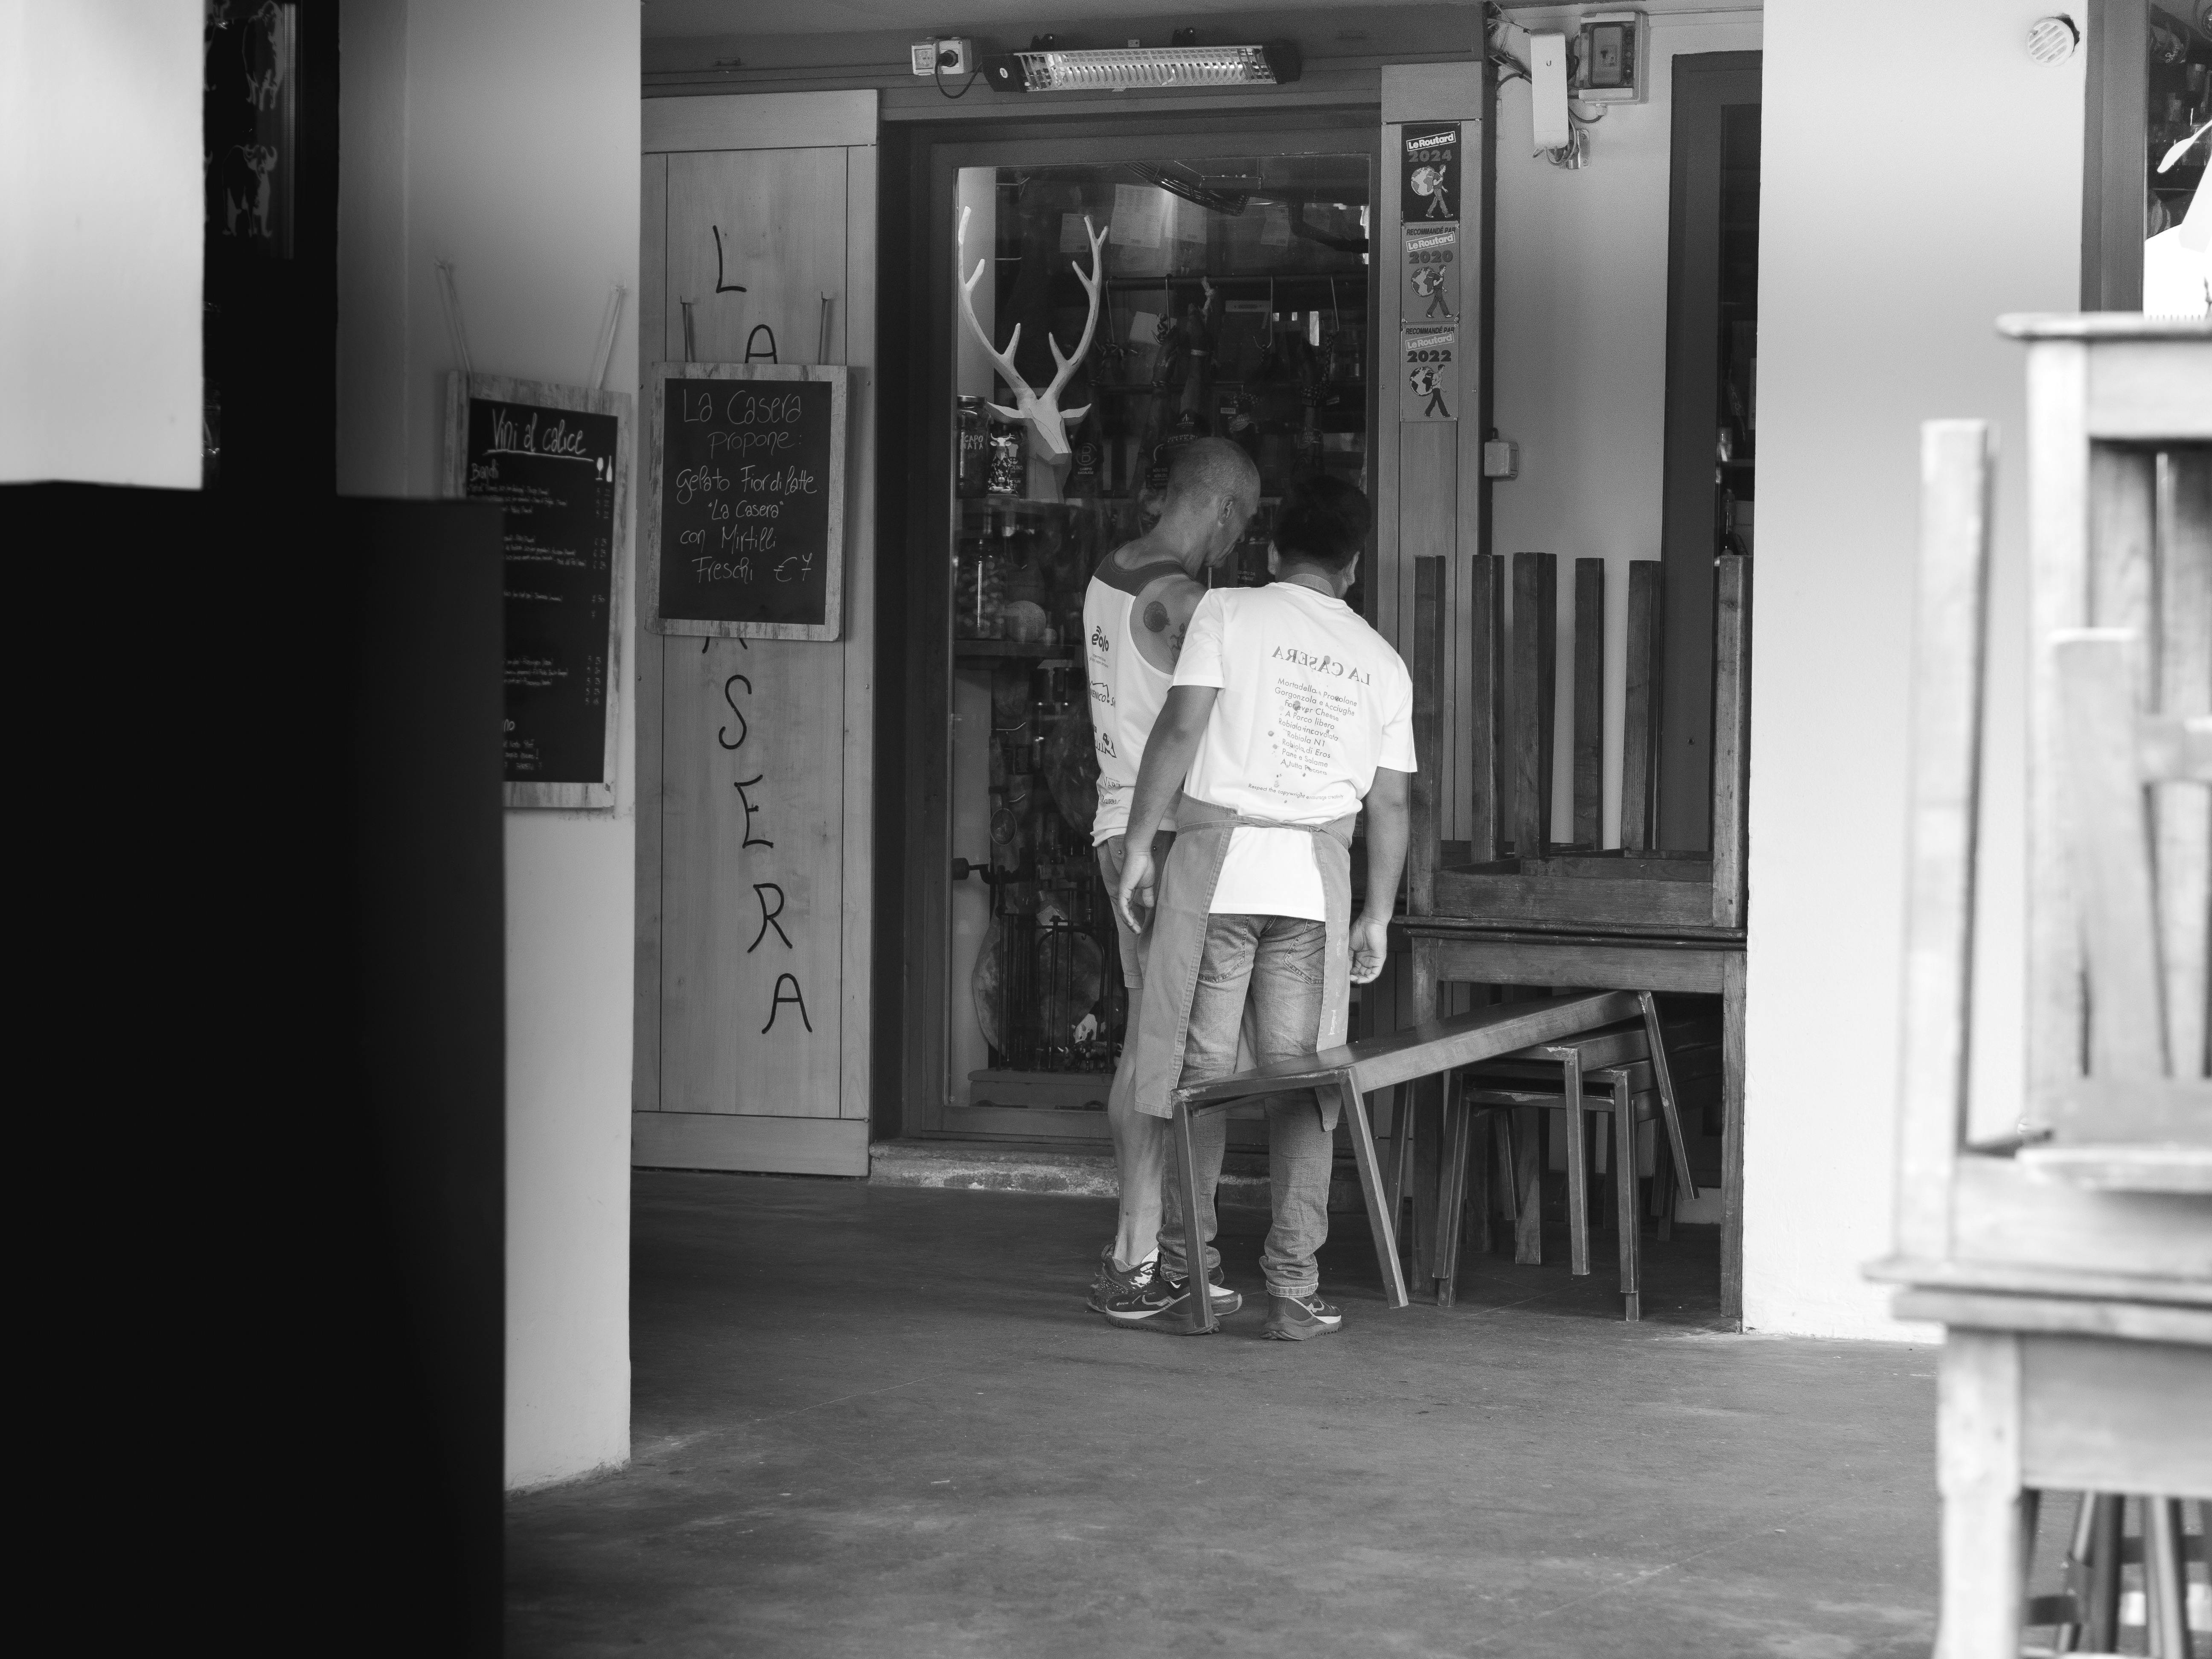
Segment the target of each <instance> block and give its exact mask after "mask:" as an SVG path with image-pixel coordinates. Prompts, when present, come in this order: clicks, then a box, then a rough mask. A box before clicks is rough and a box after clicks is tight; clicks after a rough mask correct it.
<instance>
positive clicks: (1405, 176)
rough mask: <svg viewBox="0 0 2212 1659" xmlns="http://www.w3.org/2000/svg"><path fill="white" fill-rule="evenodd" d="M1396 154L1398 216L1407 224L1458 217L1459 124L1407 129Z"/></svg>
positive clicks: (1435, 221)
mask: <svg viewBox="0 0 2212 1659" xmlns="http://www.w3.org/2000/svg"><path fill="white" fill-rule="evenodd" d="M1404 134H1405V136H1404V138H1403V140H1402V144H1403V148H1402V149H1400V151H1399V153H1398V160H1399V179H1400V184H1401V193H1400V196H1399V199H1398V217H1399V220H1400V221H1401V222H1402V223H1405V224H1408V225H1418V224H1437V223H1441V222H1443V221H1445V220H1448V219H1449V220H1453V221H1456V220H1457V219H1458V218H1459V186H1460V143H1459V124H1458V123H1457V122H1452V123H1449V125H1443V126H1409V127H1407V128H1406V129H1404Z"/></svg>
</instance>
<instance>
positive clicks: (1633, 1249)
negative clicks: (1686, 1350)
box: [1613, 1072, 1644, 1320]
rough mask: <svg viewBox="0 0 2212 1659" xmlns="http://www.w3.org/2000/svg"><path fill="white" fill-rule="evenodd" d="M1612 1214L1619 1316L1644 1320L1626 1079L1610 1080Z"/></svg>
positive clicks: (1633, 1134) (1631, 1121)
mask: <svg viewBox="0 0 2212 1659" xmlns="http://www.w3.org/2000/svg"><path fill="white" fill-rule="evenodd" d="M1613 1218H1614V1223H1615V1225H1617V1226H1619V1228H1620V1303H1621V1316H1622V1317H1623V1318H1625V1319H1629V1320H1638V1319H1641V1318H1643V1317H1644V1297H1643V1294H1642V1291H1643V1285H1642V1284H1641V1282H1640V1280H1639V1277H1638V1272H1639V1269H1640V1267H1641V1266H1642V1264H1641V1262H1640V1261H1638V1255H1637V1244H1638V1240H1637V1237H1636V1109H1635V1108H1634V1106H1633V1105H1632V1103H1630V1100H1629V1095H1628V1076H1627V1073H1625V1072H1623V1073H1620V1074H1619V1075H1617V1076H1615V1077H1614V1079H1613Z"/></svg>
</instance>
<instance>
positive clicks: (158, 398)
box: [0, 0, 202, 489]
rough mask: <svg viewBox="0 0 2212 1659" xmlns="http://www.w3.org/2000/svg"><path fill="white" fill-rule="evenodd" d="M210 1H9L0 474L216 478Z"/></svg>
mask: <svg viewBox="0 0 2212 1659" xmlns="http://www.w3.org/2000/svg"><path fill="white" fill-rule="evenodd" d="M201 12H202V5H201V0H70V3H69V4H67V5H56V4H53V3H52V0H44V3H41V0H0V479H5V480H9V481H11V482H12V481H16V480H23V479H37V478H74V479H79V480H83V481H86V482H90V483H123V484H159V485H166V486H167V487H169V488H172V489H198V488H199V482H200V218H201V214H200V200H201V196H200V177H201V174H200V78H201V76H200V62H201V59H200V22H201Z"/></svg>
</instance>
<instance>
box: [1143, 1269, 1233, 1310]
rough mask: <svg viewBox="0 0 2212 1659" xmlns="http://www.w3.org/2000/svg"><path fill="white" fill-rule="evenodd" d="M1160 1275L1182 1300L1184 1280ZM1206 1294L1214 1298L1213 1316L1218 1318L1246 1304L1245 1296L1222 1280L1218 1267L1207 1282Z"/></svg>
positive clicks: (1178, 1299)
mask: <svg viewBox="0 0 2212 1659" xmlns="http://www.w3.org/2000/svg"><path fill="white" fill-rule="evenodd" d="M1160 1277H1161V1278H1163V1279H1167V1281H1168V1285H1169V1286H1170V1288H1171V1289H1172V1290H1173V1291H1175V1296H1176V1301H1178V1302H1180V1301H1182V1287H1183V1281H1182V1279H1169V1278H1168V1275H1167V1274H1166V1273H1162V1274H1161V1275H1160ZM1206 1294H1207V1295H1208V1296H1210V1297H1212V1298H1213V1316H1214V1317H1215V1318H1216V1319H1226V1318H1228V1317H1229V1316H1230V1315H1231V1314H1233V1313H1235V1312H1236V1311H1237V1310H1238V1309H1239V1308H1241V1307H1243V1305H1244V1298H1243V1297H1241V1296H1239V1295H1237V1292H1236V1291H1232V1290H1231V1289H1230V1288H1229V1287H1228V1286H1227V1285H1225V1284H1223V1283H1222V1282H1221V1269H1220V1268H1218V1267H1216V1268H1215V1269H1214V1270H1213V1273H1212V1277H1211V1279H1209V1280H1208V1281H1207V1283H1206Z"/></svg>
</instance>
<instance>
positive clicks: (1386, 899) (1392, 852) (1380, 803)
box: [1132, 693, 1413, 985]
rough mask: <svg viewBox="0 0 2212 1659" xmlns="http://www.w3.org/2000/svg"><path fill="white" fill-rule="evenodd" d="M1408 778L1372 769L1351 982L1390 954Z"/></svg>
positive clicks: (1368, 979) (1367, 975) (1371, 974)
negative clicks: (1364, 886)
mask: <svg viewBox="0 0 2212 1659" xmlns="http://www.w3.org/2000/svg"><path fill="white" fill-rule="evenodd" d="M1172 695H1173V694H1172V693H1170V696H1172ZM1145 764H1146V765H1147V766H1150V765H1151V764H1152V755H1151V752H1150V751H1149V750H1148V751H1146V756H1145ZM1412 777H1413V774H1412V773H1410V772H1396V771H1393V770H1392V769H1390V768H1389V767H1387V766H1378V767H1376V769H1375V782H1374V784H1373V786H1372V787H1370V789H1369V790H1368V792H1367V799H1366V800H1365V802H1364V803H1363V805H1364V806H1365V808H1366V811H1367V903H1366V905H1365V906H1364V908H1362V909H1361V911H1360V913H1359V919H1358V921H1355V922H1353V923H1352V983H1353V984H1355V985H1370V984H1372V983H1373V982H1374V981H1375V980H1376V978H1377V977H1378V976H1379V975H1381V974H1382V972H1383V961H1384V959H1385V958H1387V957H1389V954H1390V913H1391V912H1392V911H1393V910H1394V909H1395V908H1397V903H1398V877H1399V875H1400V874H1401V872H1403V871H1404V869H1405V867H1406V829H1407V822H1408V819H1409V817H1410V815H1409V814H1408V812H1407V796H1408V793H1409V792H1408V789H1407V785H1408V783H1409V781H1410V780H1411V779H1412ZM1132 821H1133V820H1132Z"/></svg>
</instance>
